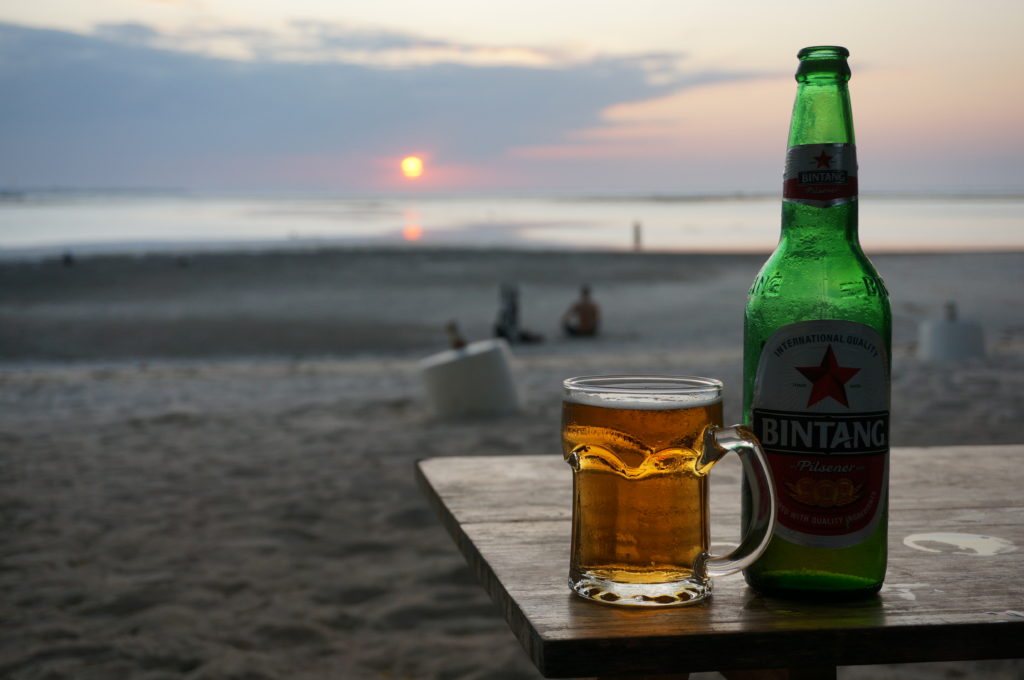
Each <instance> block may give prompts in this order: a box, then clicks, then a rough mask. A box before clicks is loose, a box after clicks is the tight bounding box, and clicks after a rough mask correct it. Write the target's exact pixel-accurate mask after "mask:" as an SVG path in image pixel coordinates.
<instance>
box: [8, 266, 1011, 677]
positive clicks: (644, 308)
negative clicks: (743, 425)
mask: <svg viewBox="0 0 1024 680" xmlns="http://www.w3.org/2000/svg"><path fill="white" fill-rule="evenodd" d="M764 259H765V258H764V256H763V255H743V254H723V255H694V254H667V253H612V252H585V251H573V252H556V251H537V250H530V251H518V250H487V249H415V248H409V249H399V248H391V249H388V248H362V249H312V248H311V249H306V250H302V249H292V250H289V251H287V252H277V251H270V250H267V251H251V252H237V253H206V254H189V253H162V254H160V255H151V256H93V257H78V258H75V259H73V260H71V261H70V262H64V261H62V260H60V259H59V258H49V259H44V260H38V261H22V262H17V261H8V262H2V263H0V404H2V408H0V450H2V451H3V455H2V457H0V531H2V533H3V537H4V538H3V553H2V558H0V589H2V592H3V598H2V601H0V602H2V604H0V677H10V678H19V679H29V678H47V679H53V680H55V679H58V678H69V679H70V678H75V679H78V678H144V679H146V680H169V679H171V678H189V679H195V680H200V679H202V680H213V679H225V680H227V679H233V680H241V679H243V678H244V679H247V680H263V679H266V680H271V679H276V678H289V679H296V678H298V679H305V678H309V679H313V678H416V679H418V678H429V679H437V680H442V679H444V680H455V679H467V680H468V679H474V680H475V679H480V680H482V679H484V678H499V679H509V680H511V679H514V678H538V677H540V676H539V674H538V673H537V672H536V670H534V668H533V666H532V664H531V663H530V661H529V659H528V658H527V656H526V655H525V653H524V652H523V651H522V650H521V649H520V647H519V643H518V642H517V641H516V639H515V638H514V637H513V635H512V633H511V632H510V631H509V630H508V627H507V626H506V624H505V623H504V621H503V620H502V618H501V614H500V612H499V611H498V610H497V608H496V607H495V606H494V605H493V604H492V603H491V602H490V600H489V598H488V597H487V595H486V594H485V593H484V591H483V589H482V588H481V587H480V586H479V584H478V583H477V582H476V580H475V577H474V576H473V575H472V573H471V572H470V570H469V569H468V568H467V567H466V565H465V562H464V560H463V558H462V556H461V555H460V554H459V552H458V550H457V549H456V547H455V545H454V543H453V542H452V540H451V539H450V538H449V537H448V535H447V534H446V533H445V531H444V529H443V528H442V527H441V525H440V522H439V521H438V519H437V517H436V516H435V514H434V512H433V510H432V509H431V508H430V507H429V506H428V504H427V502H426V500H425V497H424V495H423V493H422V492H421V491H420V489H418V487H417V485H416V482H415V479H414V474H413V465H414V462H415V461H416V460H417V459H420V458H426V457H431V456H445V455H478V454H479V455H516V454H540V453H548V454H550V455H553V456H556V455H560V448H559V436H558V428H559V418H560V413H559V403H560V396H561V395H560V389H559V385H560V381H561V380H562V379H563V378H566V377H569V376H572V375H584V374H596V373H626V372H644V373H672V374H683V375H709V376H713V377H718V378H721V379H722V380H724V381H725V383H726V392H725V400H726V402H725V404H726V408H725V417H726V419H727V420H729V421H733V422H734V421H737V420H738V419H739V418H740V399H741V391H742V387H741V384H740V382H741V375H742V367H741V359H742V314H743V304H744V300H745V295H746V290H747V288H748V287H749V286H750V283H751V281H752V280H753V278H754V276H755V275H756V273H757V271H758V269H759V267H760V265H761V263H762V262H763V260H764ZM872 259H873V261H874V262H875V264H876V266H877V268H878V269H879V272H880V273H881V275H882V277H883V278H884V279H885V281H886V285H887V287H888V289H889V291H890V294H891V298H892V304H893V315H894V328H893V373H892V378H893V384H892V389H893V409H892V420H891V423H892V433H891V440H892V444H893V445H894V446H927V445H953V444H1000V443H1020V442H1022V441H1024V435H1022V434H1021V430H1020V425H1019V423H1021V422H1022V421H1024V309H1022V307H1021V302H1022V297H1021V291H1024V253H1018V252H1008V253H972V254H955V253H949V254H943V253H937V254H936V253H933V254H885V255H880V256H877V257H873V258H872ZM503 283H513V284H516V285H517V286H518V288H519V291H520V303H521V308H520V318H521V324H522V326H523V327H524V328H527V329H529V330H531V331H533V332H535V333H537V334H540V335H543V336H544V341H543V342H540V343H537V344H530V345H516V346H514V347H513V348H512V369H513V376H514V379H515V381H516V384H517V386H518V388H519V390H520V393H521V394H522V396H523V401H524V408H523V410H522V412H521V413H518V414H515V415H511V416H507V417H503V418H497V419H483V418H476V419H472V418H470V419H456V420H442V419H439V418H437V417H435V416H434V415H433V414H432V412H431V410H430V408H429V404H428V403H427V401H426V398H425V396H424V391H423V384H422V379H421V375H420V363H419V362H420V361H421V360H422V359H424V358H425V357H428V356H430V355H432V354H434V353H437V352H440V351H443V350H444V349H446V348H447V346H448V345H447V342H448V341H447V337H446V335H445V331H444V326H445V324H446V323H448V322H449V321H456V322H457V324H458V326H459V329H460V331H461V332H462V334H463V335H464V336H465V338H466V339H467V340H469V341H474V340H480V339H483V338H487V337H490V336H491V335H492V325H493V323H494V320H495V316H496V313H497V308H498V290H499V286H500V285H501V284H503ZM584 283H586V284H589V285H590V286H591V287H592V289H593V293H594V298H595V300H596V301H597V302H598V304H599V305H600V306H601V309H602V319H603V323H602V333H601V335H600V337H598V338H595V339H589V340H575V341H574V340H569V339H566V338H563V337H561V335H560V333H559V318H560V316H561V314H562V312H563V311H564V310H565V309H566V308H567V307H568V305H569V304H570V303H571V302H572V301H573V300H574V299H575V298H576V296H577V294H578V290H579V287H580V286H581V285H582V284H584ZM950 301H952V302H954V303H955V304H956V307H957V310H958V313H959V316H960V318H961V319H964V320H970V321H973V322H976V323H977V324H978V325H979V326H980V328H981V329H982V330H983V333H984V338H985V346H986V356H984V357H976V358H969V359H962V360H955V361H954V360H947V361H931V360H926V359H925V358H922V357H921V356H920V347H919V343H918V330H919V326H920V324H921V323H922V322H925V321H929V320H939V319H942V318H943V316H944V314H945V313H946V312H945V305H946V303H947V302H950ZM567 474H568V470H567ZM883 597H884V591H883ZM976 676H984V677H991V678H1007V679H1009V678H1021V677H1024V662H1021V661H1014V660H1004V661H999V660H997V661H984V662H962V663H937V664H906V665H900V666H885V667H878V666H866V667H848V668H842V669H840V672H839V677H840V678H876V677H885V678H907V679H909V678H958V677H976ZM691 677H695V678H712V677H720V676H718V675H717V674H710V673H708V674H694V675H693V676H691Z"/></svg>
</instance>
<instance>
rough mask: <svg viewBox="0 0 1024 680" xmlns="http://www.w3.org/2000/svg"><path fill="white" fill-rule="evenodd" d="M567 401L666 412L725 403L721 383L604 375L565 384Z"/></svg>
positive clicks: (690, 379)
mask: <svg viewBox="0 0 1024 680" xmlns="http://www.w3.org/2000/svg"><path fill="white" fill-rule="evenodd" d="M562 387H563V394H564V396H565V399H566V401H569V402H572V403H575V404H584V405H587V406H604V407H606V408H625V409H636V410H646V411H650V410H667V409H677V408H695V407H698V406H709V405H711V404H715V403H717V402H720V401H721V400H722V382H721V381H719V380H715V379H714V378H698V377H692V376H649V375H601V376H582V377H578V378H569V379H568V380H565V381H563V382H562Z"/></svg>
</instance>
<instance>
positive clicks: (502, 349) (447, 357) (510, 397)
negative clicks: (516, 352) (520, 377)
mask: <svg viewBox="0 0 1024 680" xmlns="http://www.w3.org/2000/svg"><path fill="white" fill-rule="evenodd" d="M508 357H509V349H508V343H506V342H505V341H504V340H502V339H494V340H480V341H479V342H472V343H470V344H468V345H467V346H466V347H463V348H462V349H451V350H447V351H444V352H439V353H437V354H434V355H431V356H429V357H427V358H426V359H423V360H422V361H420V373H421V374H422V375H423V382H424V385H425V387H426V390H427V398H428V399H429V401H430V405H431V407H432V408H433V410H434V413H435V414H436V415H438V416H439V417H442V418H451V417H459V416H473V415H478V416H498V415H505V414H509V413H514V412H516V411H518V410H519V408H520V402H519V393H518V391H517V390H516V386H515V382H514V381H513V380H512V371H511V369H510V368H509V361H508Z"/></svg>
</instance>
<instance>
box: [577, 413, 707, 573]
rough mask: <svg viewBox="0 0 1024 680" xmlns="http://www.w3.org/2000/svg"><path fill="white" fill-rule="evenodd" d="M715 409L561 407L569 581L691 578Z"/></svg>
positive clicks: (701, 528)
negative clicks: (569, 471) (569, 518)
mask: <svg viewBox="0 0 1024 680" xmlns="http://www.w3.org/2000/svg"><path fill="white" fill-rule="evenodd" d="M721 423H722V403H721V401H720V400H719V401H715V402H711V403H704V404H700V405H697V406H694V407H691V408H682V409H649V410H648V409H641V408H607V407H604V406H591V405H585V404H577V403H571V402H567V403H565V404H564V408H563V421H562V437H563V442H562V446H563V453H564V455H565V458H566V460H567V461H568V462H569V464H570V465H571V466H573V467H574V468H575V469H576V474H574V475H573V480H574V482H573V483H574V489H573V502H574V504H575V507H574V508H573V527H572V557H571V566H570V578H579V577H581V576H582V575H587V576H590V577H594V578H598V579H605V580H609V581H616V582H620V583H636V584H642V583H666V582H670V581H682V580H685V579H688V578H690V577H692V576H693V565H694V561H695V560H696V559H697V557H698V556H699V555H700V554H701V553H704V552H706V551H707V549H708V543H709V527H708V487H707V477H706V475H707V472H708V469H707V467H705V468H704V469H702V470H698V467H699V465H698V461H699V458H700V448H701V443H702V440H703V436H704V432H705V430H706V428H707V427H708V426H710V425H721Z"/></svg>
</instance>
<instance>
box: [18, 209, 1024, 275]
mask: <svg viewBox="0 0 1024 680" xmlns="http://www.w3.org/2000/svg"><path fill="white" fill-rule="evenodd" d="M779 212H780V210H779V198H778V197H777V196H722V197H687V198H678V197H623V198H618V197H616V198H608V197H599V198H590V197H582V198H581V197H574V198H538V197H471V198H470V197H465V198H459V197H454V198H453V197H447V198H435V197H429V198H428V197H384V198H380V197H376V198H347V197H334V196H294V195H290V196H283V195H244V196H242V195H199V194H188V193H170V192H152V193H138V192H135V193H133V192H38V193H17V192H8V193H6V194H4V195H2V196H0V257H4V258H6V259H11V258H24V257H43V256H51V255H53V254H59V253H68V252H70V253H74V254H89V253H135V254H141V253H147V252H160V251H164V252H166V251H172V252H191V251H201V250H224V249H230V250H245V249H266V248H281V247H298V248H302V247H326V246H342V247H344V246H350V247H366V246H377V247H388V246H404V247H471V248H472V247H480V248H526V249H530V248H540V249H565V248H569V249H601V250H634V249H642V250H648V251H658V252H768V251H770V250H771V249H772V248H773V247H774V245H775V243H776V241H777V239H778V234H779ZM860 235H861V243H862V244H863V246H864V248H865V250H866V251H868V252H869V253H870V252H944V251H953V252H956V251H997V250H1024V196H1004V197H998V196H978V197H955V196H927V197H925V196H920V197H906V196H870V195H869V196H861V198H860Z"/></svg>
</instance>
